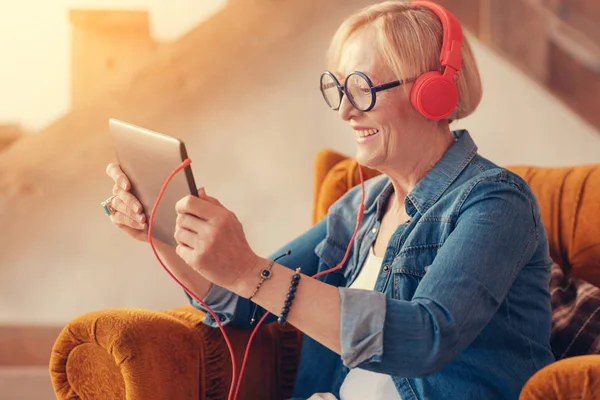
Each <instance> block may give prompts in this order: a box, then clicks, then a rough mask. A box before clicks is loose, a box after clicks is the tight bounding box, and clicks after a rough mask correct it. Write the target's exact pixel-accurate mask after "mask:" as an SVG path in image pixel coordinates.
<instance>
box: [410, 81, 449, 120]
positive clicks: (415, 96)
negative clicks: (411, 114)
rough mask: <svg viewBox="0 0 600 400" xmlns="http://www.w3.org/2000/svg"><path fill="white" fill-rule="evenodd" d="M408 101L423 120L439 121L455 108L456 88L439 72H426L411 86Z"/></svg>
mask: <svg viewBox="0 0 600 400" xmlns="http://www.w3.org/2000/svg"><path fill="white" fill-rule="evenodd" d="M410 101H411V103H412V106H413V107H414V109H415V110H417V111H418V112H419V113H420V114H422V115H423V116H424V117H425V118H429V119H432V120H436V121H437V120H441V119H444V118H447V117H448V116H449V115H450V114H452V112H453V111H454V109H455V108H456V105H457V104H458V88H457V87H456V84H455V83H454V82H453V81H449V80H448V79H445V78H444V76H443V75H442V73H441V72H438V71H434V72H426V73H424V74H423V75H421V76H419V77H418V78H417V80H416V81H415V83H414V84H413V87H412V89H411V91H410Z"/></svg>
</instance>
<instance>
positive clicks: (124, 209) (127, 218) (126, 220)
mask: <svg viewBox="0 0 600 400" xmlns="http://www.w3.org/2000/svg"><path fill="white" fill-rule="evenodd" d="M106 174H107V175H108V176H110V177H111V178H112V180H113V181H114V182H115V184H114V186H113V195H114V196H115V197H113V199H112V201H111V203H110V205H111V206H112V207H113V208H114V209H115V210H116V212H115V213H113V214H111V216H110V219H111V221H112V222H113V223H114V224H115V225H116V226H117V227H119V228H120V229H121V230H123V231H125V232H126V233H127V234H128V235H129V236H131V237H133V238H134V239H137V240H141V241H145V242H147V241H148V234H147V233H146V232H145V229H146V226H147V224H146V216H145V215H144V213H143V208H142V204H141V203H140V201H139V200H138V199H137V198H136V197H135V196H134V195H133V194H131V192H130V190H131V182H129V179H128V178H127V175H125V173H124V172H123V170H121V167H120V166H119V164H115V163H110V164H108V166H107V167H106Z"/></svg>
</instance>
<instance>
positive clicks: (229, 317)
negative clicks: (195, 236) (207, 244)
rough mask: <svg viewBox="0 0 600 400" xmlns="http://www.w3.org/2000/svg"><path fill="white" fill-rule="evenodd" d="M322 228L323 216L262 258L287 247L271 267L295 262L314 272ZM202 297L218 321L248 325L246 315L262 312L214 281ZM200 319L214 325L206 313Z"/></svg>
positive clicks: (290, 265)
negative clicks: (276, 262) (214, 283)
mask: <svg viewBox="0 0 600 400" xmlns="http://www.w3.org/2000/svg"><path fill="white" fill-rule="evenodd" d="M326 229H327V218H325V219H323V220H321V221H320V222H318V223H317V224H316V225H314V226H313V227H311V228H310V229H309V230H308V231H306V232H305V233H303V234H302V235H300V236H299V237H298V238H296V239H294V240H293V241H291V242H289V243H288V244H286V245H285V246H283V247H282V248H280V249H279V250H277V251H276V252H275V253H274V254H272V255H271V256H270V257H268V258H267V259H265V261H267V262H268V260H274V259H275V258H277V257H279V256H281V255H282V254H285V253H286V252H287V251H290V254H289V255H287V256H285V257H282V258H280V260H279V262H278V264H277V265H274V266H273V267H274V268H275V267H277V268H279V267H284V268H288V269H291V270H293V269H294V268H296V267H297V266H298V265H301V266H302V270H303V271H306V273H307V274H309V275H313V274H316V273H317V269H318V266H319V259H318V257H317V255H316V254H315V247H316V246H317V244H318V243H319V242H320V241H321V240H323V239H324V238H325V234H326ZM175 256H177V254H175ZM177 258H178V259H180V258H179V256H177ZM180 260H181V259H180ZM182 262H183V260H182ZM184 266H185V267H186V268H187V269H188V270H189V271H192V273H193V274H195V275H198V276H201V275H200V274H197V273H196V272H194V271H193V270H192V269H190V268H189V267H188V266H187V264H185V263H184ZM257 276H258V275H257ZM202 279H203V278H202ZM286 285H289V281H288V282H287V283H286ZM186 294H187V293H186ZM284 296H285V293H284ZM188 298H189V299H190V302H191V304H192V305H193V306H194V307H196V308H198V309H200V310H202V311H204V312H206V311H207V310H206V309H205V308H204V306H202V304H200V303H198V302H196V301H195V300H193V299H192V298H191V297H190V296H189V295H188ZM282 298H283V297H282ZM202 300H203V301H204V302H205V303H206V304H207V305H208V306H209V307H210V308H211V309H212V310H213V311H214V312H215V313H216V314H217V315H218V316H220V317H222V318H221V324H222V325H227V324H232V325H234V326H239V327H243V328H250V327H253V326H254V325H252V324H250V319H251V318H252V317H254V319H255V321H259V320H260V319H261V318H262V317H263V315H264V314H265V312H266V311H265V309H264V308H263V307H259V306H258V305H256V304H255V303H254V302H253V301H250V300H248V299H247V298H244V297H240V296H238V295H237V294H235V293H233V292H231V291H229V290H227V289H224V288H222V287H221V286H217V285H212V286H211V287H210V290H209V291H208V293H207V295H206V297H204V298H202ZM277 315H279V313H277V314H276V315H269V316H268V317H267V318H266V319H265V322H264V323H265V324H266V323H271V322H273V321H275V320H276V319H277ZM204 323H205V324H207V325H210V326H213V327H217V323H216V322H215V321H214V319H213V318H212V317H211V315H210V314H207V316H206V318H205V320H204Z"/></svg>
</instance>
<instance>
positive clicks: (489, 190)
mask: <svg viewBox="0 0 600 400" xmlns="http://www.w3.org/2000/svg"><path fill="white" fill-rule="evenodd" d="M455 189H456V190H457V192H458V193H457V194H458V195H459V196H458V199H457V200H458V203H459V204H458V205H459V207H458V208H457V209H456V211H457V212H458V214H459V215H460V214H462V213H464V212H468V211H470V210H474V209H475V210H477V211H479V212H482V211H483V212H485V211H486V210H487V211H489V212H490V213H494V214H496V212H497V213H499V214H500V215H504V216H505V217H506V218H510V217H511V216H514V217H517V216H520V217H525V216H532V217H533V218H534V221H537V220H538V218H539V207H538V203H537V200H536V197H535V195H534V193H533V191H532V190H531V188H530V186H529V184H528V183H527V182H526V181H525V180H524V179H523V178H522V177H520V176H519V175H517V174H515V173H514V172H512V171H510V170H508V169H506V168H503V167H501V166H498V165H496V164H494V163H492V162H491V161H489V160H487V159H485V158H483V157H481V156H476V157H475V158H474V159H473V160H472V162H471V165H470V166H469V168H468V169H467V170H466V171H465V176H464V177H463V178H462V179H459V180H458V182H457V185H456V187H455ZM502 213H505V214H502Z"/></svg>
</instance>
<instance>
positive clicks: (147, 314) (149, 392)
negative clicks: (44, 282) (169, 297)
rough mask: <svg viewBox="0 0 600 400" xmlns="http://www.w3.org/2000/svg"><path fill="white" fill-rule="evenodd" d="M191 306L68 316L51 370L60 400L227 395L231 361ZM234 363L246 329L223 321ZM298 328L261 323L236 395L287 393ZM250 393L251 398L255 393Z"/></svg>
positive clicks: (297, 348)
mask: <svg viewBox="0 0 600 400" xmlns="http://www.w3.org/2000/svg"><path fill="white" fill-rule="evenodd" d="M203 319H204V313H203V312H201V311H200V310H197V309H195V308H193V307H191V306H185V307H181V308H177V309H174V310H170V311H166V312H156V311H147V310H141V309H114V310H104V311H98V312H91V313H88V314H85V315H82V316H80V317H78V318H75V319H73V320H72V321H71V322H69V324H67V326H66V327H65V328H64V329H63V330H62V332H61V333H60V335H59V337H58V338H57V340H56V342H55V344H54V346H53V349H52V355H51V358H50V376H51V380H52V385H53V387H54V390H55V393H56V395H57V398H58V399H72V398H82V399H87V398H94V399H96V398H101V399H106V400H110V399H124V398H127V399H134V400H135V399H144V400H153V399H167V398H168V399H209V398H210V399H215V398H218V399H226V398H227V395H228V393H229V386H230V382H231V359H230V356H229V351H228V350H227V346H226V344H225V341H224V340H223V337H222V335H221V332H220V331H219V330H218V329H214V328H211V327H208V326H206V325H204V324H203V323H202V320H203ZM226 331H227V334H228V336H229V338H230V341H231V343H232V346H233V348H234V353H235V355H236V362H237V364H238V371H239V365H240V364H241V361H242V359H243V354H244V350H245V346H246V343H247V341H248V337H249V336H250V333H251V332H250V331H249V330H244V329H236V328H234V327H226ZM299 344H300V334H299V333H298V332H297V331H295V330H292V329H290V328H288V329H285V330H284V329H280V328H278V325H277V324H270V325H267V326H264V327H261V329H260V331H259V332H258V333H257V335H256V337H255V339H254V342H253V345H252V349H251V352H250V358H249V361H248V364H247V366H246V372H245V373H244V379H243V382H242V387H241V389H240V395H239V398H240V399H245V398H256V397H255V396H256V394H257V393H261V398H264V399H270V398H273V399H275V398H278V399H279V398H284V397H286V396H287V397H290V396H291V391H292V389H293V384H294V380H295V375H296V368H297V360H298V358H299V354H300V345H299ZM253 396H254V397H253Z"/></svg>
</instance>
